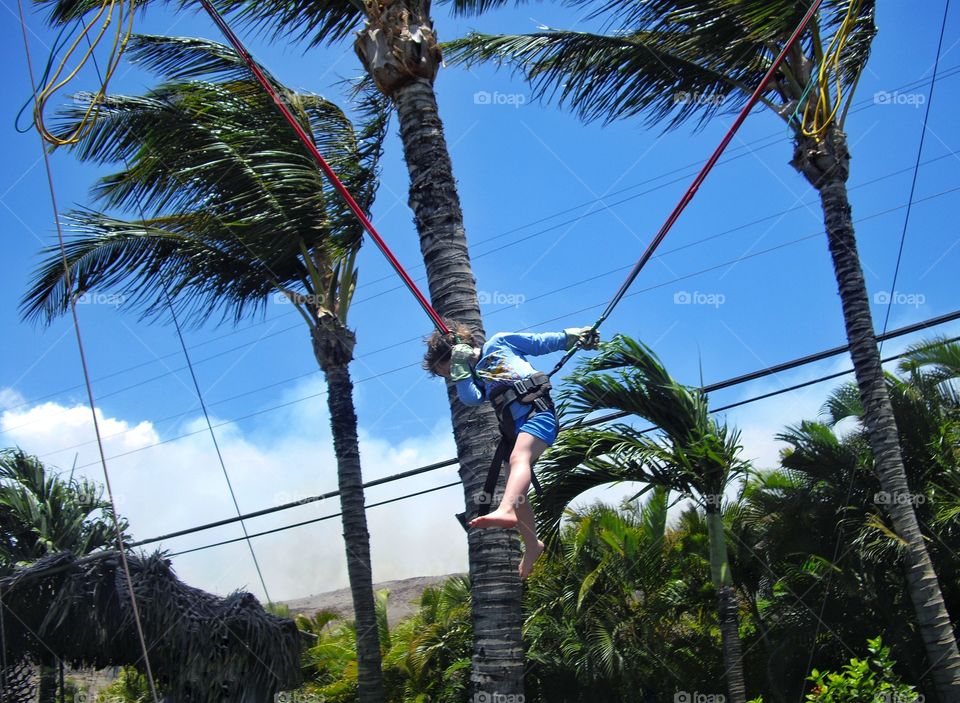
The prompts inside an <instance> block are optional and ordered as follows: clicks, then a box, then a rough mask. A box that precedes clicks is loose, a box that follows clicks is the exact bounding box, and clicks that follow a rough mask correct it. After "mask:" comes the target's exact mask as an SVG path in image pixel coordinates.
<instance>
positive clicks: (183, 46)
mask: <svg viewBox="0 0 960 703" xmlns="http://www.w3.org/2000/svg"><path fill="white" fill-rule="evenodd" d="M126 56H127V58H129V60H130V62H131V63H133V64H139V65H140V66H142V67H144V68H146V69H147V70H150V71H153V72H154V73H157V74H159V75H160V76H161V77H162V78H164V79H165V80H167V81H183V80H193V79H197V78H205V79H206V80H225V81H242V80H247V79H249V78H250V69H249V68H247V65H246V63H244V61H243V59H241V58H240V56H239V55H238V54H237V52H236V51H235V50H234V49H233V47H230V46H227V45H226V44H221V43H219V42H215V41H211V40H209V39H199V38H196V37H171V36H161V35H154V34H134V35H133V36H131V37H130V42H129V43H128V44H127V50H126ZM260 70H262V71H263V72H264V74H265V75H266V76H267V77H268V78H271V79H272V76H271V75H270V72H269V71H267V69H266V68H264V67H263V66H260ZM273 82H274V83H275V85H279V84H278V83H277V82H276V81H275V80H273Z"/></svg>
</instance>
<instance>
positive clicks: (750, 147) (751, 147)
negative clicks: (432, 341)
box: [0, 65, 960, 434]
mask: <svg viewBox="0 0 960 703" xmlns="http://www.w3.org/2000/svg"><path fill="white" fill-rule="evenodd" d="M958 74H960V65H957V66H953V67H951V68H949V69H946V70H944V71H943V72H941V73H940V75H939V77H938V80H941V81H942V80H944V79H945V78H949V77H953V76H955V75H958ZM928 83H932V81H929V80H917V81H912V82H910V83H905V84H903V85H900V86H897V87H896V88H894V89H893V91H894V92H897V91H902V90H908V89H911V88H914V87H919V86H923V85H926V84H928ZM875 106H876V102H875V101H874V100H872V99H865V100H864V101H862V102H861V103H860V104H859V106H858V107H857V109H855V110H852V111H851V112H852V113H856V112H861V111H863V110H865V109H869V108H871V107H875ZM771 137H772V138H773V141H771V142H770V143H769V144H763V145H761V146H757V144H758V143H759V142H764V141H766V140H768V139H770V138H771ZM782 141H783V136H782V134H781V133H780V132H776V133H772V134H768V135H766V136H764V137H760V138H758V139H756V140H755V141H753V142H750V143H747V144H744V145H742V146H739V147H734V148H732V149H731V150H730V151H729V152H728V154H727V158H725V159H722V160H721V161H720V162H719V163H720V164H725V163H728V162H730V161H733V160H735V159H738V158H742V157H744V156H749V155H750V154H751V153H753V152H754V151H756V150H757V149H765V148H768V147H770V146H773V145H775V144H778V143H781V142H782ZM738 151H744V153H742V154H739V155H738V156H735V157H731V156H730V154H732V153H734V152H738ZM951 154H953V152H950V154H947V155H945V156H949V155H951ZM926 163H931V162H929V161H928V162H924V164H926ZM698 164H699V162H691V163H689V164H686V165H684V166H681V167H678V168H676V169H672V170H670V171H666V172H664V173H662V174H660V175H659V176H654V177H652V178H648V179H645V180H643V181H639V182H638V183H635V184H633V185H630V186H626V187H624V188H622V189H620V190H617V191H614V192H612V193H608V194H606V195H604V196H603V197H600V198H596V199H594V200H589V201H585V202H584V203H581V204H580V205H576V206H573V207H571V208H567V209H565V210H560V211H558V212H556V213H554V214H552V215H547V216H544V217H542V218H540V219H538V220H533V221H532V222H528V223H526V224H524V225H519V226H517V227H514V228H512V229H509V230H506V231H504V232H501V233H499V234H495V235H492V236H490V237H487V238H485V239H478V240H476V241H474V243H473V245H472V246H473V247H477V246H479V245H481V244H484V243H486V242H489V241H492V240H495V239H499V238H501V237H504V236H506V235H508V234H512V233H514V232H518V231H521V230H523V229H526V228H528V227H532V226H534V225H537V224H541V223H543V222H546V221H548V220H551V219H553V218H555V217H559V216H560V215H563V214H566V213H568V212H572V211H574V210H578V209H581V208H584V207H587V206H589V205H592V204H594V203H597V202H602V201H603V200H604V199H606V198H610V197H613V196H616V195H619V194H621V193H624V192H627V191H629V190H632V189H634V188H637V187H640V186H642V185H647V184H649V183H652V182H654V181H656V180H659V179H661V178H665V177H667V176H670V175H673V174H675V173H680V172H683V173H684V175H682V176H680V177H678V178H676V179H674V180H671V181H670V182H669V183H665V184H663V186H667V185H672V184H675V183H678V182H682V181H684V180H686V178H688V177H689V176H691V175H693V174H692V172H691V173H688V172H687V171H688V170H689V169H690V168H692V167H694V166H697V165H698ZM904 170H910V169H904ZM901 172H902V171H898V172H895V173H892V174H889V175H891V176H892V175H897V174H899V173H901ZM877 180H880V179H874V180H872V181H868V182H866V183H863V184H859V185H858V186H855V187H856V188H859V187H862V186H864V185H869V184H870V183H874V182H876V181H877ZM658 189H659V187H658V188H654V189H649V190H646V191H644V192H643V193H640V194H637V196H636V197H639V196H640V195H647V194H650V193H652V192H654V191H655V190H658ZM850 190H853V188H851V189H850ZM630 199H632V198H626V199H623V200H620V201H617V202H616V203H612V204H611V205H609V206H607V207H605V208H601V209H600V210H597V211H594V212H592V213H589V215H594V214H599V213H601V212H603V211H604V210H605V209H609V208H611V207H613V206H614V205H619V204H622V203H624V202H627V200H630ZM800 207H802V206H800ZM790 211H791V210H786V211H783V212H781V213H777V214H785V213H786V212H790ZM586 216H587V215H584V216H582V217H580V218H574V219H571V220H565V221H564V222H561V223H559V224H558V225H556V226H554V227H551V228H548V229H544V230H541V231H538V232H537V233H535V234H537V235H539V234H544V233H546V232H549V231H553V230H554V229H558V228H559V227H562V226H564V225H566V224H570V223H572V222H576V221H577V220H579V219H583V217H586ZM529 238H530V237H529V236H528V237H523V238H521V239H519V240H516V243H522V242H523V241H526V240H527V239H529ZM506 246H508V245H502V246H500V247H498V248H497V249H495V250H494V251H501V250H502V249H504V248H506ZM670 251H673V250H668V251H667V252H664V253H670ZM488 253H491V252H483V253H481V254H479V255H477V256H475V257H474V258H479V257H482V256H486V255H487V254H488ZM419 268H423V264H417V265H414V266H412V267H411V268H410V270H417V269H419ZM393 278H394V275H393V274H389V275H385V276H382V277H380V278H377V279H372V280H369V281H367V282H365V283H363V284H361V285H360V286H359V287H358V290H364V289H365V288H368V287H370V286H372V285H374V284H376V283H379V282H383V281H387V280H393ZM423 280H424V278H423V277H421V278H418V279H416V282H417V283H420V282H422V281H423ZM398 289H399V287H395V288H390V289H388V290H387V291H382V292H381V293H376V294H373V295H372V296H369V297H368V298H364V299H363V300H370V299H372V298H374V297H378V296H379V295H381V294H384V293H387V292H392V291H394V290H398ZM357 302H362V301H357ZM294 314H295V313H294V312H290V313H282V314H280V315H277V316H275V317H272V318H269V319H266V320H262V321H260V322H255V323H252V324H250V325H248V326H246V327H243V328H241V329H239V330H234V331H231V332H227V333H225V334H222V335H218V336H215V337H213V338H211V339H208V340H205V341H203V342H198V343H196V344H194V345H193V348H194V349H196V348H197V347H200V346H204V345H207V344H212V343H214V342H217V341H220V340H222V339H226V338H228V337H231V336H234V335H236V334H240V333H242V332H244V331H246V330H249V329H252V328H253V327H257V326H260V325H263V324H266V323H267V322H271V321H275V320H277V319H279V318H283V317H287V316H289V315H294ZM299 328H300V327H299V325H297V326H292V327H287V328H284V330H281V332H286V331H290V330H293V329H299ZM274 334H279V332H278V333H274ZM258 341H259V340H258ZM253 343H255V342H249V343H246V344H243V345H240V346H239V347H235V348H232V349H228V350H225V351H224V352H222V353H229V352H231V351H236V350H237V349H240V348H243V347H245V346H249V345H250V344H253ZM378 351H380V350H378ZM179 353H180V352H179V351H176V352H170V353H169V354H164V355H161V356H158V357H156V358H155V359H150V360H147V361H144V362H141V363H138V364H134V365H132V366H128V367H125V368H123V369H119V370H117V371H112V372H110V373H107V374H104V375H102V376H98V377H97V378H94V379H93V380H94V381H102V380H106V379H108V378H113V377H115V376H118V375H122V374H124V373H127V372H129V371H135V370H136V369H138V368H142V367H143V366H147V365H150V364H154V363H157V362H158V361H162V360H163V359H166V358H169V357H172V356H176V355H178V354H179ZM212 358H216V356H214V357H208V358H207V359H202V360H200V361H198V362H197V363H203V362H204V361H207V360H209V359H212ZM180 370H183V368H179V369H174V372H176V371H180ZM171 373H173V372H171ZM149 380H153V379H149ZM82 388H83V384H82V383H81V384H77V385H74V386H68V387H65V388H62V389H60V390H57V391H52V392H50V393H47V394H44V395H41V396H36V397H34V398H31V399H28V400H24V401H23V402H21V403H18V404H16V405H9V406H6V410H15V409H17V408H20V407H25V406H28V405H32V404H34V403H37V402H39V401H41V400H46V399H48V398H52V397H55V396H57V395H60V394H62V393H66V392H69V391H73V390H79V389H82ZM101 397H102V396H101ZM5 431H6V430H0V434H2V432H5Z"/></svg>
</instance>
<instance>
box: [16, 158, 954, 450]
mask: <svg viewBox="0 0 960 703" xmlns="http://www.w3.org/2000/svg"><path fill="white" fill-rule="evenodd" d="M958 153H960V152H949V153H946V154H942V155H940V156H937V157H934V158H932V159H929V160H927V161H926V162H924V163H923V164H922V165H930V164H932V163H935V162H937V161H940V160H942V159H946V158H951V157H954V156H956V155H957V154H958ZM912 170H913V167H912V166H911V167H908V168H903V169H899V170H897V171H893V172H890V173H888V174H884V175H882V176H878V177H877V178H874V179H872V180H870V181H866V182H864V183H861V184H858V185H857V186H854V187H852V188H851V189H850V190H855V189H857V188H863V187H866V186H869V185H872V184H874V183H877V182H879V181H882V180H885V179H887V178H892V177H894V176H897V175H900V174H902V173H906V172H910V171H912ZM955 190H956V188H954V189H948V190H946V191H942V192H941V193H936V194H934V195H932V196H927V197H925V198H922V199H920V200H918V201H916V202H918V203H919V202H926V201H929V200H932V199H935V198H938V197H942V196H944V195H948V194H950V193H952V192H954V191H955ZM803 207H805V205H804V204H800V205H797V206H794V207H792V208H789V209H787V210H783V211H780V212H777V213H773V214H770V215H766V216H764V217H762V218H759V219H757V220H753V221H751V222H748V223H745V224H741V225H738V226H736V227H733V228H730V229H727V230H724V231H722V232H719V233H715V234H712V235H708V236H706V237H703V238H701V239H698V240H696V241H693V242H688V243H686V244H683V245H680V246H678V247H675V248H673V249H668V250H665V251H663V252H662V253H661V254H659V255H658V257H657V258H659V257H661V256H666V255H668V254H672V253H675V252H678V251H681V250H683V249H687V248H690V247H692V246H695V245H698V244H701V243H704V242H707V241H711V240H714V239H717V238H719V237H722V236H726V235H729V234H733V233H735V232H738V231H741V230H743V229H745V228H748V227H751V226H754V225H756V224H760V223H762V222H765V221H767V220H771V219H776V218H778V217H781V216H783V215H784V214H786V213H788V212H792V211H794V210H798V209H801V208H803ZM903 207H905V205H900V206H897V207H893V208H889V209H886V210H882V211H880V212H877V213H873V214H871V215H866V216H864V217H861V218H858V219H857V220H856V221H855V222H856V223H857V224H859V223H862V222H865V221H868V220H870V219H874V218H876V217H880V216H883V215H886V214H889V213H891V212H895V211H896V210H899V209H902V208H903ZM820 234H821V233H820V232H819V231H818V232H817V233H814V234H811V235H809V236H807V237H803V238H800V239H796V240H792V241H790V242H787V243H785V244H783V245H778V246H776V247H772V248H770V249H765V250H762V251H759V252H754V253H753V254H750V255H748V256H744V257H739V258H737V259H735V260H731V261H725V262H722V263H720V264H716V265H714V266H711V267H707V268H704V269H700V270H698V271H696V272H694V273H692V274H687V275H685V276H681V277H678V278H676V279H674V280H672V281H669V282H666V283H663V284H658V285H656V286H651V287H647V288H643V289H641V290H639V291H636V292H634V293H630V294H629V295H627V296H626V297H633V296H635V295H636V294H637V293H643V292H647V291H650V290H653V289H655V288H660V287H663V286H665V285H670V284H671V283H676V282H678V281H681V280H685V279H687V278H691V277H693V276H696V275H700V274H702V273H707V272H709V271H712V270H715V269H717V268H722V267H724V266H728V265H730V264H731V263H732V262H733V261H743V260H746V259H748V258H753V257H756V256H759V255H764V254H767V253H770V252H772V251H775V250H777V249H779V248H784V247H785V246H790V245H793V244H796V243H799V242H801V241H805V240H808V239H812V238H814V237H817V236H820ZM626 268H629V266H628V265H627V266H621V267H617V268H614V269H611V270H609V271H605V272H602V273H598V274H593V275H592V276H589V277H587V278H585V279H582V280H580V281H577V282H575V283H573V284H568V285H565V286H561V287H559V288H555V289H553V290H551V291H547V292H546V293H542V294H540V295H537V296H534V297H531V298H528V299H527V300H528V302H532V301H534V300H539V299H542V298H544V297H547V296H549V295H554V294H556V293H559V292H562V291H565V290H569V289H570V288H573V287H575V286H577V285H581V284H583V283H587V282H591V281H593V280H595V279H597V278H599V277H603V276H606V275H610V274H612V273H615V272H618V271H622V270H624V269H626ZM594 307H598V305H595V306H590V307H587V308H583V309H581V310H578V311H575V312H585V311H589V310H591V309H593V308H594ZM510 309H512V306H510V305H505V306H503V307H501V308H498V309H496V310H493V311H491V312H490V313H488V314H487V317H490V316H493V315H496V314H498V313H501V312H504V311H506V310H510ZM571 314H574V313H571ZM562 317H565V316H561V318H554V319H562ZM551 321H553V320H546V321H542V322H541V323H537V324H539V325H542V324H543V323H544V322H551ZM537 324H535V325H533V326H534V327H535V326H537ZM301 327H302V325H301V324H299V323H298V324H297V325H294V326H293V327H291V328H287V329H299V328H301ZM283 331H285V330H281V331H280V332H283ZM280 332H277V333H273V334H274V335H275V334H279V333H280ZM267 336H272V335H264V336H263V337H261V339H264V338H266V337H267ZM419 340H420V336H416V337H411V338H408V339H405V340H402V341H400V342H396V343H393V344H391V345H388V346H386V347H382V348H380V349H377V350H374V351H372V352H368V353H367V354H363V355H361V356H358V357H357V358H358V359H364V358H369V357H370V356H372V355H374V354H378V353H381V352H383V351H388V350H391V349H394V348H397V347H400V346H403V345H405V344H409V343H411V342H415V341H419ZM257 341H258V342H259V341H260V340H257ZM253 343H256V342H253ZM249 344H251V343H247V344H243V345H239V346H237V347H233V348H231V349H229V350H226V351H224V352H221V353H218V354H214V355H212V356H209V357H205V358H204V359H201V360H199V361H197V362H195V363H196V364H201V363H204V362H206V361H210V360H215V359H217V358H219V357H220V356H222V355H223V354H226V353H229V352H232V351H236V350H238V349H242V348H244V347H246V346H249ZM415 365H416V364H408V365H406V366H402V367H399V368H397V369H394V370H392V371H387V372H384V373H381V374H377V375H374V376H371V377H368V378H365V379H360V380H358V381H357V383H362V382H364V381H369V380H373V379H376V378H380V377H382V376H385V375H388V374H390V373H393V372H394V371H400V370H403V369H406V368H411V367H412V366H415ZM187 368H188V367H187V366H184V367H179V368H177V369H174V370H172V371H169V372H166V373H163V374H158V375H157V376H154V377H152V378H149V379H146V380H144V381H140V382H138V383H134V384H131V385H129V386H125V387H124V388H120V389H116V390H114V391H111V392H110V393H105V394H102V395H101V396H100V398H101V399H102V398H105V397H111V396H114V395H118V394H120V393H122V392H125V391H128V390H132V389H134V388H138V387H141V386H143V385H145V384H147V383H151V382H153V381H156V380H159V379H162V378H165V377H167V376H169V375H172V374H173V373H176V372H177V371H180V370H184V369H187ZM317 373H319V371H314V370H311V371H309V372H307V373H303V374H298V375H296V376H293V377H291V378H288V379H283V380H281V381H277V382H274V383H271V384H267V385H266V386H262V387H260V388H258V389H254V390H250V391H245V392H244V393H240V394H237V395H234V396H230V397H228V398H224V399H221V400H219V401H215V402H213V403H211V404H210V405H211V406H212V405H218V404H222V403H226V402H229V401H231V400H236V399H238V398H241V397H244V396H247V395H250V394H252V393H255V392H258V391H260V390H266V389H269V388H273V387H276V386H277V385H281V384H285V383H288V382H290V381H295V380H298V379H301V378H306V377H307V376H312V375H314V374H317ZM313 397H317V396H316V395H311V396H307V397H306V398H304V399H303V400H307V399H310V398H313ZM286 405H287V404H283V405H280V406H276V407H277V408H278V409H279V408H281V407H286ZM66 412H68V410H63V411H61V412H60V413H59V414H65V413H66ZM190 412H191V410H187V411H184V412H181V413H176V414H173V415H169V416H167V417H164V418H161V419H159V420H157V421H156V422H158V423H160V422H165V421H167V420H173V419H177V418H180V417H184V416H186V415H188V414H189V413H190ZM258 414H259V413H258ZM54 417H56V415H54ZM246 417H249V416H245V417H244V418H240V419H246ZM49 420H50V417H46V418H43V421H49ZM40 421H41V420H40V419H37V420H30V421H28V422H24V423H21V424H19V425H15V426H13V427H10V428H7V429H6V430H3V431H2V432H13V431H15V430H17V429H20V428H22V427H27V426H29V425H31V424H34V423H36V422H40ZM218 426H219V425H218ZM131 431H132V430H125V431H123V432H118V433H115V434H113V435H108V438H109V437H117V436H121V435H123V434H126V433H127V432H131ZM191 434H195V433H188V434H185V435H181V437H187V436H190V435H191ZM87 444H90V442H89V441H88V442H82V443H79V444H74V445H70V446H67V447H62V448H60V449H55V450H53V451H51V452H47V453H45V454H44V455H43V456H51V455H53V454H57V453H60V452H63V451H67V450H70V449H75V448H77V447H81V446H85V445H87ZM134 451H136V450H134Z"/></svg>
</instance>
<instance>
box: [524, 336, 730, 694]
mask: <svg viewBox="0 0 960 703" xmlns="http://www.w3.org/2000/svg"><path fill="white" fill-rule="evenodd" d="M560 397H561V399H562V402H563V403H564V404H566V407H567V409H568V410H569V412H571V413H572V416H573V427H572V428H571V429H568V430H567V431H566V432H565V433H564V434H563V436H562V437H561V439H560V441H558V442H557V444H556V445H555V446H554V448H553V449H552V450H551V451H550V452H549V453H548V454H547V458H546V460H543V463H542V465H541V467H540V468H539V469H538V472H539V474H540V482H541V484H542V486H543V491H542V492H541V495H540V497H539V499H538V500H537V501H536V505H537V507H538V509H539V512H541V513H542V514H543V517H544V520H543V521H542V524H546V526H547V532H548V534H555V533H556V530H557V529H558V526H559V522H560V519H561V517H562V513H563V510H564V508H565V507H566V506H567V505H568V504H569V503H570V501H571V500H573V499H574V498H575V497H576V496H578V495H579V494H581V493H583V492H584V491H586V490H588V489H590V488H593V487H594V486H597V485H601V484H606V483H611V482H615V481H641V482H644V483H647V484H649V485H648V488H649V487H652V486H663V487H666V488H669V489H671V490H674V491H678V492H679V493H681V494H682V495H694V494H696V496H697V497H698V498H699V500H700V501H701V503H702V504H703V507H704V511H705V513H706V520H707V531H708V534H709V537H710V568H711V575H712V579H713V585H714V589H715V591H716V597H717V607H718V618H719V623H720V632H721V636H722V641H723V658H724V663H725V665H726V678H727V689H728V691H729V695H730V699H731V700H732V701H734V703H743V701H745V700H746V692H745V684H744V680H743V662H742V655H741V645H740V637H739V634H738V614H737V600H736V594H735V592H734V588H733V580H732V578H731V575H730V564H729V559H728V555H727V545H726V537H725V531H724V526H723V518H722V511H721V508H722V502H723V492H724V489H725V488H726V487H727V485H728V483H729V482H730V481H731V480H733V479H735V478H737V477H738V476H740V475H742V474H743V472H744V470H745V468H746V467H745V464H744V463H743V461H742V460H741V459H740V458H739V453H740V446H739V444H738V441H739V433H738V432H736V431H731V430H730V429H729V428H727V427H726V425H722V424H720V423H719V422H717V421H716V420H714V419H713V418H711V417H710V415H709V413H708V411H707V397H706V395H705V394H703V393H702V392H700V391H698V390H695V389H690V388H686V387H684V386H682V385H680V384H678V383H677V382H676V381H674V380H673V378H671V377H670V375H669V373H667V370H666V369H665V368H664V367H663V365H662V364H661V363H660V361H659V359H657V357H656V355H655V354H654V353H653V352H652V351H651V350H650V349H649V348H647V347H646V346H644V345H643V344H641V343H639V342H636V341H634V340H632V339H630V338H628V337H624V336H622V335H618V336H616V337H615V338H614V339H613V341H611V342H610V343H608V344H605V345H604V346H603V351H602V352H601V353H600V354H598V355H597V356H596V357H595V358H593V359H590V360H587V361H584V362H582V363H581V364H580V366H578V368H577V370H576V371H575V372H574V374H573V375H572V376H571V378H570V388H569V390H565V391H563V392H562V393H561V394H560ZM604 409H610V410H616V411H620V412H625V413H627V414H628V415H632V416H634V417H636V418H641V419H644V420H647V421H648V422H652V423H653V424H655V425H656V426H657V427H658V428H659V429H660V430H661V433H662V434H658V435H649V434H647V433H645V432H641V431H638V430H637V429H635V428H634V427H631V426H630V425H628V424H625V423H617V424H615V425H612V426H610V427H606V428H590V427H578V426H577V425H578V424H579V423H580V422H582V421H583V420H584V419H585V418H586V417H587V416H588V415H590V414H591V413H593V412H595V411H598V410H604ZM644 490H647V489H644Z"/></svg>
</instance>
